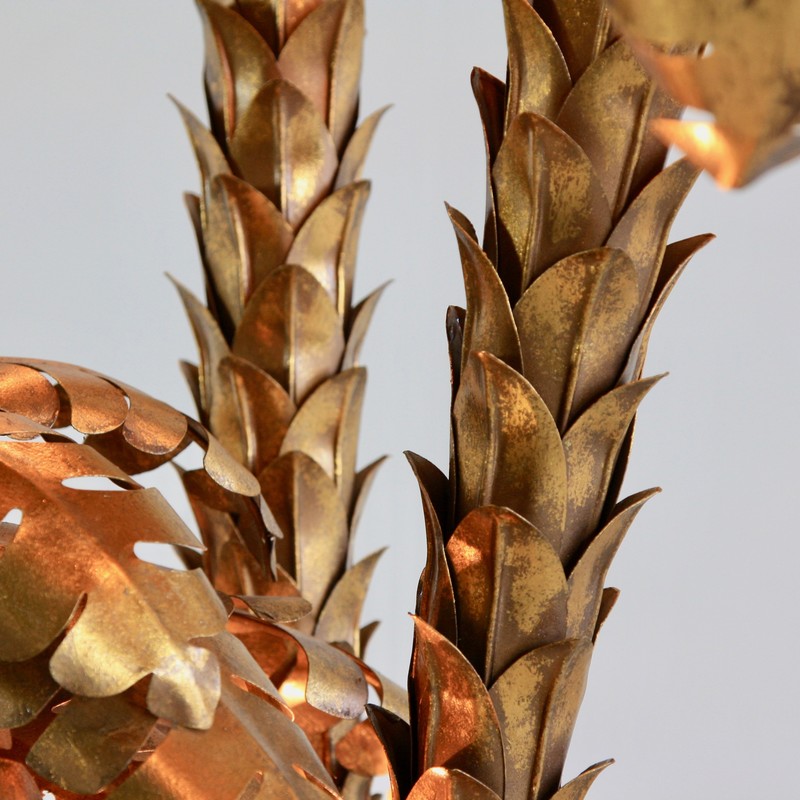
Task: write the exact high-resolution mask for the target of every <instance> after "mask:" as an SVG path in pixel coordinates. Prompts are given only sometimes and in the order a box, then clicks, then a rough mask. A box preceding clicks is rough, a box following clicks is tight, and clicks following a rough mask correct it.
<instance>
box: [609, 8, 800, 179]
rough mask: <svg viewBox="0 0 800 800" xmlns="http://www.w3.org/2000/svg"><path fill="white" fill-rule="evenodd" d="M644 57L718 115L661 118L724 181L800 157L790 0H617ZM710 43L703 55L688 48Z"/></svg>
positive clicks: (681, 93) (674, 90)
mask: <svg viewBox="0 0 800 800" xmlns="http://www.w3.org/2000/svg"><path fill="white" fill-rule="evenodd" d="M609 6H610V7H611V8H612V9H613V11H614V19H615V21H616V22H617V23H618V24H619V26H620V27H621V28H622V30H623V31H624V32H625V34H626V35H627V36H629V37H630V41H631V43H632V45H633V47H634V49H635V51H636V54H637V56H638V58H639V59H640V61H641V62H642V63H643V64H644V65H645V66H646V67H647V69H648V71H649V72H650V73H651V74H652V75H653V76H654V77H655V78H656V79H657V80H658V81H659V83H660V85H661V86H662V87H663V88H664V89H665V90H666V91H667V92H669V94H670V95H672V97H674V98H675V100H676V101H678V102H680V103H682V104H683V105H687V106H693V107H695V108H699V109H703V110H705V111H708V112H710V113H711V114H713V115H714V121H713V122H700V121H691V122H689V121H686V122H680V121H678V120H676V119H671V118H666V119H657V120H655V121H654V122H653V128H654V130H655V132H656V134H657V135H658V136H659V137H660V138H661V139H662V141H664V142H666V143H668V144H674V145H677V146H678V147H679V148H680V149H681V150H683V151H684V152H685V153H686V154H687V155H688V156H689V158H691V159H692V161H693V162H694V163H695V164H697V165H698V166H700V167H702V168H703V169H706V170H708V171H709V172H710V173H711V174H712V175H713V176H714V177H715V178H716V180H717V182H718V183H719V184H720V185H721V186H723V187H724V188H732V187H739V186H743V185H745V184H747V183H749V182H750V181H752V180H753V179H755V178H757V177H758V176H759V175H761V174H762V173H763V172H765V171H767V170H769V169H772V168H773V167H775V166H778V165H779V164H781V163H783V162H784V161H786V160H788V159H790V158H794V157H796V156H797V155H799V154H800V138H798V136H797V135H796V133H795V131H794V126H795V125H797V123H798V121H800V99H798V92H797V88H798V85H800V57H798V51H797V40H798V37H800V8H799V7H798V5H797V3H792V2H786V0H762V2H758V3H747V2H742V0H677V2H673V0H646V1H644V0H610V2H609ZM700 45H704V46H705V49H706V52H705V54H704V55H703V56H702V57H696V56H694V55H692V54H688V55H687V50H689V51H692V50H694V51H695V52H696V51H697V49H698V46H700Z"/></svg>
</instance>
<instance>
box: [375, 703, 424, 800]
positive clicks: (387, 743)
mask: <svg viewBox="0 0 800 800" xmlns="http://www.w3.org/2000/svg"><path fill="white" fill-rule="evenodd" d="M366 711H367V718H368V719H369V721H370V723H371V724H372V727H373V728H374V729H375V733H376V735H377V737H378V739H379V740H380V742H381V745H382V746H383V749H384V752H385V754H386V762H387V767H388V774H389V786H390V788H391V797H392V798H395V797H407V796H408V793H409V792H410V791H411V786H412V784H413V782H414V781H413V778H412V776H411V759H412V756H411V727H410V726H409V724H408V723H407V722H406V721H405V720H402V719H401V718H400V717H398V716H397V715H396V714H392V712H391V711H387V710H386V709H384V708H381V707H380V706H374V705H372V704H368V705H367V707H366Z"/></svg>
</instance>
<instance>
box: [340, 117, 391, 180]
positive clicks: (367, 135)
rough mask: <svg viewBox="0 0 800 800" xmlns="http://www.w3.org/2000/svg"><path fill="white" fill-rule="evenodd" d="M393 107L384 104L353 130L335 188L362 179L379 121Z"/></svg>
mask: <svg viewBox="0 0 800 800" xmlns="http://www.w3.org/2000/svg"><path fill="white" fill-rule="evenodd" d="M390 108H391V106H384V107H383V108H379V109H378V110H377V111H373V112H372V114H370V115H369V116H368V117H367V118H366V119H364V120H363V121H362V122H361V124H360V125H359V126H358V127H357V128H356V129H355V131H353V135H352V136H351V137H350V140H349V141H348V142H347V146H346V147H345V150H344V153H343V154H342V160H341V162H340V163H339V170H338V172H337V173H336V183H335V184H334V186H333V188H334V190H337V189H341V188H343V187H345V186H347V185H348V184H350V183H355V182H356V181H359V180H361V175H362V173H363V170H364V162H365V161H366V160H367V153H368V152H369V148H370V145H371V144H372V137H373V136H374V135H375V131H376V130H377V128H378V123H379V122H380V121H381V119H382V118H383V115H384V114H385V113H386V112H387V111H388V110H389V109H390Z"/></svg>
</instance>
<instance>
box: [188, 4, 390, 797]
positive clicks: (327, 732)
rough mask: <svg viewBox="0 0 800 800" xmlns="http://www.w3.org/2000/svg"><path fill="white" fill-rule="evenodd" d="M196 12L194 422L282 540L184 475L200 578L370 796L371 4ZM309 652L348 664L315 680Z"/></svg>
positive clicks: (376, 752)
mask: <svg viewBox="0 0 800 800" xmlns="http://www.w3.org/2000/svg"><path fill="white" fill-rule="evenodd" d="M199 8H200V13H201V16H202V19H203V23H204V26H205V33H206V75H205V78H206V91H207V97H208V106H209V113H210V117H211V128H210V130H208V129H206V128H205V127H204V126H203V125H202V124H201V123H200V122H198V120H197V119H196V118H195V117H194V116H192V114H190V113H189V112H188V111H187V110H186V109H183V108H182V109H181V112H182V115H183V118H184V121H185V123H186V126H187V128H188V131H189V135H190V137H191V140H192V144H193V146H194V149H195V153H196V155H197V161H198V164H199V166H200V172H201V177H202V192H201V193H200V195H199V197H194V196H190V197H189V208H190V212H191V216H192V219H193V221H194V224H195V228H196V232H197V238H198V242H199V245H200V250H201V254H202V258H203V266H204V269H205V277H206V287H207V306H206V305H204V304H202V303H201V302H200V301H198V300H197V299H196V298H194V297H193V296H192V295H191V294H190V293H189V292H188V291H186V290H185V289H183V288H181V289H180V292H181V296H182V298H183V301H184V304H185V306H186V310H187V312H188V315H189V318H190V320H191V324H192V327H193V329H194V332H195V335H196V338H197V342H198V345H199V350H200V364H199V367H196V368H195V367H194V366H191V365H187V366H186V374H187V376H188V378H189V381H190V384H191V386H192V389H193V392H194V395H195V399H196V402H197V407H198V409H199V414H200V418H201V420H202V421H203V422H204V424H206V425H207V426H208V427H209V429H210V430H211V431H213V432H214V433H215V435H217V436H218V437H219V438H220V440H221V441H222V442H223V443H224V444H225V445H226V447H227V448H228V449H229V450H230V451H231V452H232V453H233V454H234V455H235V456H236V457H237V458H238V459H239V461H240V462H241V463H242V464H244V465H245V466H247V467H248V469H250V470H251V471H252V472H253V474H254V475H256V476H257V477H258V480H259V482H260V485H261V489H262V492H263V497H264V499H265V501H266V504H267V506H268V508H269V510H270V512H271V515H272V520H271V523H272V524H271V528H272V533H273V534H274V535H275V537H276V538H275V540H274V541H273V540H267V541H264V540H263V539H260V538H259V537H258V536H257V535H252V533H251V532H250V531H249V529H248V527H247V526H246V525H243V524H242V518H241V517H240V516H239V515H238V514H237V512H236V509H225V508H223V507H222V506H221V505H220V504H219V503H216V504H213V505H212V506H209V504H208V503H207V501H206V499H205V498H207V496H208V494H207V492H206V493H205V497H204V492H203V491H202V487H199V486H198V483H197V481H196V478H195V476H194V475H193V474H192V473H188V474H187V475H186V476H185V484H186V487H187V490H188V492H189V495H190V497H191V499H192V503H193V506H194V509H195V513H196V516H197V519H198V521H199V523H200V527H201V530H202V534H203V537H204V540H205V542H206V544H207V546H208V552H207V555H206V556H205V559H204V561H203V567H204V568H205V570H206V572H207V573H208V575H209V576H210V577H211V579H212V582H213V583H214V585H215V586H216V587H217V588H218V589H219V590H220V591H223V592H225V593H227V594H228V595H231V596H233V597H234V598H237V599H235V600H234V602H235V603H236V605H237V611H236V613H235V614H234V616H233V617H232V619H231V624H230V626H229V629H230V630H233V631H234V632H236V633H237V634H238V635H239V636H240V637H241V639H242V641H244V642H245V643H246V644H247V646H248V647H249V648H250V650H251V652H253V653H255V654H256V656H257V658H258V659H259V661H260V663H261V664H262V666H264V668H265V669H266V670H267V672H268V673H269V674H270V676H271V677H272V678H273V680H274V681H275V682H276V683H277V684H279V685H280V687H281V691H282V692H283V693H284V695H285V696H286V697H287V698H289V702H290V704H291V705H292V707H293V710H294V712H295V714H296V717H297V721H298V722H299V723H300V724H301V725H302V726H303V727H304V729H305V730H306V732H307V733H308V735H309V737H310V738H311V740H312V741H313V743H314V744H315V746H316V748H317V750H318V752H319V754H320V756H321V757H322V759H323V761H324V763H325V764H326V766H327V767H328V769H329V770H330V772H331V774H332V775H334V777H335V778H336V780H337V782H338V783H339V785H340V786H344V787H345V789H346V792H347V793H348V797H352V798H361V797H366V796H367V793H368V786H369V776H370V775H372V774H375V773H376V772H381V771H385V759H384V757H383V752H382V749H381V748H380V745H379V744H378V742H377V740H376V739H375V737H374V734H373V732H372V729H371V727H370V726H369V725H368V723H366V722H361V723H357V722H356V721H354V720H353V719H350V720H349V721H347V722H345V723H342V722H341V719H340V717H342V716H344V717H349V718H352V717H354V716H357V715H358V713H359V710H360V709H361V708H363V704H364V702H365V701H366V688H367V684H366V680H365V678H364V675H363V674H362V675H361V676H360V683H358V684H357V685H356V686H355V688H354V687H353V684H352V676H350V672H352V669H353V663H354V662H353V659H355V663H357V664H359V666H360V668H361V669H362V672H363V673H364V674H365V675H366V676H367V679H368V680H370V681H371V682H372V683H373V684H375V685H376V687H377V688H378V690H379V691H380V692H382V693H383V694H384V702H385V703H387V704H388V705H389V706H390V707H393V708H394V709H395V710H398V711H400V712H401V713H402V714H404V715H405V711H404V707H405V701H404V699H403V698H402V692H399V691H397V690H396V689H395V688H393V687H391V686H390V684H389V683H388V681H386V680H382V679H380V678H379V677H378V676H376V675H375V674H374V673H373V672H372V671H370V670H368V669H367V668H366V667H365V666H364V665H363V664H362V663H361V662H360V658H361V656H362V655H363V649H364V645H365V643H366V636H367V633H366V632H362V630H361V627H360V615H361V608H362V605H363V601H364V597H365V594H366V591H367V587H368V584H369V580H370V577H371V575H372V572H373V569H374V567H375V564H376V562H377V557H378V555H379V554H375V555H372V556H370V557H368V558H366V559H364V560H363V561H361V562H360V563H358V564H355V565H353V564H352V560H351V545H352V540H353V534H354V531H355V528H356V525H357V523H358V518H359V515H360V511H361V507H362V504H363V502H364V498H365V496H366V494H367V491H368V489H369V485H370V482H371V480H372V478H373V476H374V475H375V471H376V468H377V466H378V463H379V462H376V463H375V464H371V465H369V466H367V467H366V468H364V469H362V470H361V471H357V470H356V449H357V443H358V431H359V424H360V416H361V405H362V399H363V396H364V386H365V381H366V372H365V370H364V368H363V367H361V366H359V364H358V357H359V350H360V347H361V344H362V342H363V339H364V336H365V334H366V331H367V327H368V325H369V321H370V318H371V316H372V313H373V311H374V309H375V305H376V303H377V301H378V297H379V295H380V291H381V290H378V291H376V292H374V293H373V294H371V295H370V296H368V297H367V298H366V299H364V300H362V301H361V302H359V303H357V304H354V302H353V277H354V269H355V258H356V250H357V244H358V237H359V231H360V227H361V221H362V217H363V214H364V208H365V204H366V201H367V197H368V194H369V183H368V182H366V181H362V180H361V179H360V175H361V170H362V166H363V162H364V159H365V157H366V154H367V149H368V146H369V143H370V140H371V138H372V135H373V133H374V130H375V127H376V125H377V123H378V120H379V118H380V116H381V113H382V112H380V111H379V112H377V113H376V114H373V115H372V116H371V117H368V118H367V119H366V120H365V121H364V122H363V123H362V124H361V125H360V126H359V127H356V116H357V109H358V89H359V78H360V71H361V59H362V45H363V37H364V10H363V0H322V1H320V0H312V1H311V2H309V0H291V1H290V2H285V1H284V0H281V2H278V1H277V0H242V1H241V2H236V3H232V4H231V3H222V2H217V1H216V0H200V1H199ZM271 595H289V596H297V597H298V598H299V597H302V598H304V599H305V600H306V601H307V602H308V603H309V605H310V611H309V613H308V614H306V615H305V616H304V617H303V618H302V619H300V620H298V621H297V622H296V623H295V625H294V626H293V628H292V629H291V630H290V629H287V630H279V629H278V628H276V627H275V626H273V625H264V624H262V623H261V621H259V619H258V617H259V615H260V616H261V617H267V618H268V617H269V614H268V613H267V614H264V613H262V610H263V609H262V608H261V607H262V606H263V604H264V602H265V600H264V597H265V596H271ZM258 598H261V599H258ZM245 612H248V613H245ZM326 643H334V644H335V645H336V648H338V649H334V648H331V647H327V645H326ZM326 648H327V649H326ZM309 650H314V651H315V652H317V651H318V652H319V654H320V657H321V658H329V659H330V660H331V664H335V663H337V661H338V662H341V660H342V659H344V660H345V662H346V664H347V669H344V671H342V669H340V671H339V672H338V673H337V674H333V673H332V671H331V670H332V669H333V666H328V667H326V668H325V670H326V674H321V670H317V671H316V672H315V671H314V670H313V669H312V668H311V665H310V663H309V656H308V652H309ZM342 651H345V652H346V653H348V654H349V656H344V655H343V654H342ZM348 658H349V661H348ZM348 681H350V682H349V683H348ZM391 698H394V699H391ZM359 704H360V705H359ZM340 711H341V713H339V712H340ZM354 712H355V713H354Z"/></svg>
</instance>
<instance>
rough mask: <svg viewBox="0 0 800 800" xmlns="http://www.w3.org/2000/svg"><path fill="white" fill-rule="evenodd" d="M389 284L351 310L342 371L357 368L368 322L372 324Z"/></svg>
mask: <svg viewBox="0 0 800 800" xmlns="http://www.w3.org/2000/svg"><path fill="white" fill-rule="evenodd" d="M389 283H391V281H387V282H386V283H384V284H383V285H382V286H379V287H378V288H377V289H376V290H375V291H374V292H372V293H371V294H369V295H367V296H366V297H365V298H364V299H363V300H362V301H361V302H360V303H359V304H358V305H357V306H356V307H355V308H354V309H353V311H352V314H351V323H350V332H349V333H348V334H347V344H346V345H345V348H344V356H342V369H343V370H344V369H352V368H353V367H356V366H358V357H359V355H360V353H361V347H362V345H363V344H364V338H365V337H366V335H367V328H368V327H369V324H370V322H372V315H373V314H374V313H375V307H376V306H377V305H378V300H380V299H381V296H382V295H383V292H384V291H385V289H386V287H387V286H388V285H389Z"/></svg>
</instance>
